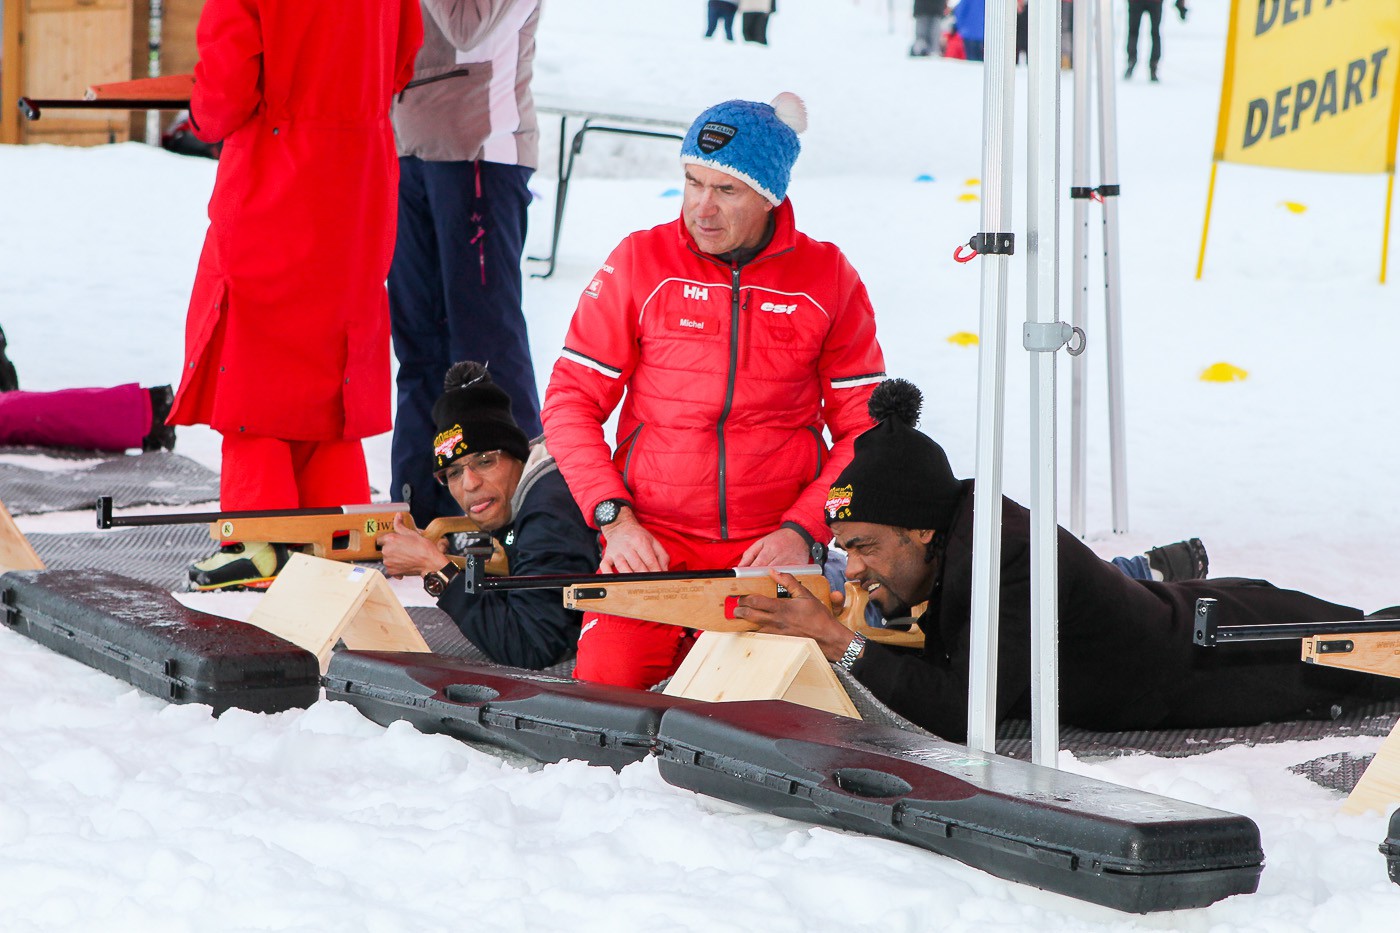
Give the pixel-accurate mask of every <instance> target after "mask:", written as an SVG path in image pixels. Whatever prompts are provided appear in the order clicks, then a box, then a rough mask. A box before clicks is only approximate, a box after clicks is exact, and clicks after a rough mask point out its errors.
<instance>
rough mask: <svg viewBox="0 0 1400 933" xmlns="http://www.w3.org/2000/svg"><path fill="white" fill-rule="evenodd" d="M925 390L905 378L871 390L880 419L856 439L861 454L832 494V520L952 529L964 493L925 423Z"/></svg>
mask: <svg viewBox="0 0 1400 933" xmlns="http://www.w3.org/2000/svg"><path fill="white" fill-rule="evenodd" d="M923 401H924V398H923V395H922V393H920V392H919V390H918V388H917V387H916V386H915V385H914V384H913V383H910V382H906V381H905V380H903V379H887V380H886V381H884V382H882V383H880V384H879V385H878V386H876V387H875V391H874V392H872V393H871V394H870V401H869V403H868V407H869V409H870V416H871V417H872V418H874V419H875V420H876V421H878V422H879V423H878V424H876V425H875V427H873V428H871V429H870V430H869V431H866V432H865V433H864V434H862V435H860V436H859V437H857V438H856V442H855V456H853V457H852V458H851V462H850V463H849V464H847V466H846V468H845V469H844V470H842V471H841V475H840V476H838V477H837V478H836V482H835V483H834V484H832V487H831V491H830V492H828V493H827V499H826V520H827V522H828V523H830V522H870V523H872V524H876V525H893V526H895V527H898V528H921V529H923V528H927V529H932V530H934V531H947V530H948V526H949V525H950V524H952V520H953V516H954V514H956V512H957V508H958V503H959V501H960V500H961V499H962V496H963V485H962V483H961V482H960V481H959V480H958V478H957V477H955V476H954V475H953V468H952V467H951V466H949V465H948V455H947V454H946V453H944V452H943V448H942V447H940V446H939V445H938V444H937V442H935V441H934V440H933V438H931V437H929V436H928V435H927V434H925V433H923V432H922V431H919V430H917V429H916V428H915V427H914V425H916V424H918V423H919V409H920V408H921V407H922V406H923Z"/></svg>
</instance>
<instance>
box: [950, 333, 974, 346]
mask: <svg viewBox="0 0 1400 933" xmlns="http://www.w3.org/2000/svg"><path fill="white" fill-rule="evenodd" d="M948 342H949V343H951V344H953V345H954V346H959V347H975V346H977V335H976V334H973V333H969V332H968V331H965V330H960V331H958V332H957V333H956V334H953V335H951V336H950V337H949V338H948Z"/></svg>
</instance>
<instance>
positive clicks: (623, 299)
mask: <svg viewBox="0 0 1400 933" xmlns="http://www.w3.org/2000/svg"><path fill="white" fill-rule="evenodd" d="M773 213H774V221H775V228H774V234H773V239H772V241H771V242H770V243H769V244H768V246H767V247H766V248H765V249H764V250H763V251H762V252H761V253H759V255H758V256H757V257H756V258H754V259H753V260H752V261H751V262H749V263H748V264H746V265H744V266H735V265H730V264H729V263H726V262H724V261H722V260H719V259H716V258H715V257H713V256H710V255H707V254H705V253H702V252H700V250H699V249H698V248H697V247H696V245H695V241H694V240H693V239H692V238H691V236H690V234H689V232H688V231H687V230H686V229H685V224H684V223H683V222H682V221H680V220H676V221H673V222H671V223H668V224H663V225H662V226H659V227H654V228H652V229H651V230H646V231H642V232H639V233H634V234H632V235H631V236H629V237H628V238H627V239H625V240H623V241H622V244H621V245H620V246H618V247H617V249H615V250H613V253H612V255H611V256H609V257H608V261H607V263H605V264H604V265H603V268H602V269H601V270H600V271H599V272H598V274H597V276H596V277H595V278H594V279H593V281H592V282H591V283H590V284H589V285H588V287H587V288H586V289H585V290H584V293H583V296H582V297H581V298H580V299H579V304H578V308H577V310H575V312H574V317H573V321H572V323H571V324H570V325H569V333H568V336H567V337H566V339H565V344H564V351H563V355H562V356H561V357H560V359H559V361H558V362H557V363H556V364H555V366H554V372H553V374H552V375H551V377H550V381H549V390H548V392H547V393H546V395H545V403H544V412H543V416H544V425H545V434H546V436H547V437H548V438H549V447H550V450H551V451H553V452H554V455H555V457H556V459H557V460H558V462H559V469H560V470H561V471H562V472H563V474H564V479H565V480H566V481H567V482H568V484H569V489H570V490H571V491H572V492H573V494H574V498H575V499H577V500H578V503H579V507H580V508H581V509H582V510H583V514H584V516H585V517H588V518H589V519H590V520H591V518H592V515H593V509H594V507H595V506H596V505H597V504H598V503H599V502H601V501H603V500H604V499H614V498H616V499H627V500H629V501H631V502H632V503H633V508H634V511H635V512H636V514H637V517H638V519H639V520H640V521H641V522H642V523H643V524H655V525H660V526H665V527H667V528H671V529H674V530H676V531H679V532H681V533H683V534H687V535H691V536H694V537H697V538H702V539H707V540H727V539H737V538H746V537H753V536H757V535H763V534H767V533H768V532H771V531H774V530H775V529H777V528H778V527H779V525H781V524H782V523H783V522H785V521H792V522H796V523H797V524H799V525H801V526H802V527H803V528H804V529H806V530H807V532H808V533H809V534H811V535H812V537H813V538H815V539H817V540H818V541H826V540H828V539H829V538H830V533H829V532H828V531H827V529H826V524H825V521H824V520H823V516H822V508H823V506H824V504H825V502H826V493H827V489H828V488H829V487H830V486H831V483H832V481H833V480H834V479H835V478H836V476H837V474H838V473H840V472H841V469H842V468H843V467H845V465H846V464H847V463H848V462H849V461H850V459H851V454H852V443H853V441H854V440H855V437H856V435H857V434H859V433H861V432H862V431H864V430H866V429H867V428H869V427H871V425H872V422H871V420H870V416H869V414H868V412H867V411H866V407H865V406H866V400H867V399H868V398H869V396H870V393H871V391H873V389H874V386H875V385H876V384H877V383H878V382H880V381H881V380H882V379H883V378H884V368H885V363H884V355H883V353H882V352H881V350H880V345H879V343H878V342H877V341H876V339H875V313H874V311H873V309H872V308H871V307H870V299H869V297H867V295H866V293H865V286H864V285H863V284H862V283H861V280H860V277H859V276H858V275H857V274H856V271H855V270H854V269H853V268H851V264H850V263H849V262H847V261H846V257H845V256H843V255H842V253H841V251H840V250H839V249H837V248H836V247H835V246H833V245H832V244H830V243H822V242H818V241H816V240H813V239H812V238H810V237H808V236H806V235H804V234H802V233H799V232H798V231H797V229H796V228H795V226H794V223H793V214H792V205H791V202H790V201H784V202H783V203H782V204H781V205H780V206H779V207H778V208H776V209H775V210H774V212H773ZM624 390H626V398H625V400H624V398H623V393H624ZM619 401H622V411H621V412H620V414H619V416H618V423H617V437H618V438H619V441H618V444H617V449H616V451H612V450H610V449H609V448H608V444H607V441H606V439H605V437H604V433H603V425H604V423H605V422H607V420H608V418H609V416H610V415H611V414H612V411H613V409H615V408H616V407H617V405H618V402H619ZM823 429H825V430H826V431H827V432H829V433H830V436H831V440H832V446H831V448H830V449H828V447H827V443H826V440H825V438H824V436H823Z"/></svg>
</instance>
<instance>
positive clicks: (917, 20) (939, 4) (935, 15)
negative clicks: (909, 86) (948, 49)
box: [909, 0, 948, 58]
mask: <svg viewBox="0 0 1400 933" xmlns="http://www.w3.org/2000/svg"><path fill="white" fill-rule="evenodd" d="M947 12H948V0H914V44H913V45H912V46H910V47H909V55H910V57H912V58H927V57H928V56H930V55H931V56H933V57H935V58H937V57H940V56H941V55H942V54H943V46H942V43H941V42H939V33H940V32H941V30H940V29H939V27H940V26H941V25H942V24H943V17H944V16H945V15H946V14H947Z"/></svg>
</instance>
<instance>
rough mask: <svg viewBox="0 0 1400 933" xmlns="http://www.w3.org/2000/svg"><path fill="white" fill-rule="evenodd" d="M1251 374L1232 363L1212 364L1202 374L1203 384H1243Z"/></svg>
mask: <svg viewBox="0 0 1400 933" xmlns="http://www.w3.org/2000/svg"><path fill="white" fill-rule="evenodd" d="M1247 378H1249V373H1247V372H1245V371H1244V370H1243V369H1240V368H1239V367H1238V366H1235V365H1232V364H1230V363H1212V364H1211V365H1209V366H1207V367H1206V368H1205V370H1204V371H1203V372H1202V373H1201V381H1202V382H1243V381H1244V380H1245V379H1247Z"/></svg>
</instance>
